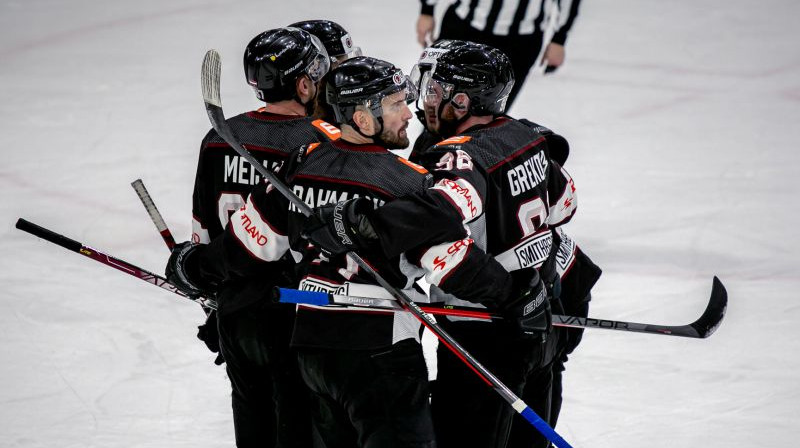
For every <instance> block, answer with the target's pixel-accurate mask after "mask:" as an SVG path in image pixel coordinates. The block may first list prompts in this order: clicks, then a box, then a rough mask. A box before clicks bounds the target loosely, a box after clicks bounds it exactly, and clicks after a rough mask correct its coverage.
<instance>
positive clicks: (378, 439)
mask: <svg viewBox="0 0 800 448" xmlns="http://www.w3.org/2000/svg"><path fill="white" fill-rule="evenodd" d="M298 359H299V361H300V363H299V364H300V371H301V373H302V375H303V378H304V379H305V381H306V384H307V385H308V386H309V387H310V388H311V390H312V391H313V394H312V402H313V404H312V412H313V417H312V427H313V429H312V433H313V437H314V447H315V448H356V447H358V448H435V447H436V442H435V440H434V433H433V426H432V422H431V414H430V404H429V401H428V397H429V388H428V369H427V367H426V365H425V358H424V357H423V355H422V348H421V346H420V344H419V343H417V342H416V341H414V340H412V339H407V340H404V341H400V342H398V343H397V344H394V345H393V346H392V347H390V348H385V349H381V350H375V351H366V350H323V349H302V348H301V349H298Z"/></svg>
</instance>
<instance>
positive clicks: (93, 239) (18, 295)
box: [0, 0, 800, 448]
mask: <svg viewBox="0 0 800 448" xmlns="http://www.w3.org/2000/svg"><path fill="white" fill-rule="evenodd" d="M416 13H417V2H416V1H412V0H407V1H405V2H396V1H392V2H390V1H384V0H380V1H377V0H370V1H367V2H349V1H344V0H329V1H325V2H322V1H314V2H312V1H305V0H297V1H294V2H291V3H288V2H276V1H259V2H256V1H230V0H227V1H224V0H221V1H207V2H192V1H188V0H175V1H171V2H162V1H155V0H140V1H137V2H123V1H99V0H78V1H71V2H58V1H52V0H49V1H45V0H29V1H21V0H9V1H4V2H2V3H0V60H1V61H2V63H0V86H2V97H0V123H2V125H0V126H2V135H3V136H4V139H3V142H2V151H3V157H2V164H1V165H0V191H2V201H0V216H1V219H0V222H2V223H3V227H2V234H0V247H1V248H2V254H3V256H2V257H0V284H2V285H3V288H2V292H0V300H2V302H1V303H2V306H3V313H2V314H0V359H2V362H0V446H3V447H26V448H27V447H31V448H32V447H56V446H57V447H129V446H136V447H197V446H203V447H223V446H232V441H233V428H232V423H231V416H230V414H231V413H230V410H229V409H230V404H229V398H228V394H229V386H228V384H227V379H226V376H225V372H224V370H223V369H222V368H220V367H216V366H214V365H213V364H212V356H211V354H210V353H208V352H207V351H206V349H205V348H204V346H203V345H202V344H201V343H200V342H199V341H197V340H196V339H195V338H194V333H195V326H196V325H197V324H198V323H200V322H201V321H202V313H201V311H200V310H199V308H198V307H197V306H196V305H194V304H192V303H189V302H186V301H182V300H180V299H179V298H177V296H173V295H171V294H169V293H166V292H162V291H160V290H158V289H156V288H153V287H151V286H148V285H145V284H144V283H142V282H140V281H138V280H136V279H134V278H132V277H128V276H124V275H121V274H120V273H118V272H116V271H113V270H111V269H108V268H107V267H104V266H102V265H100V264H98V263H95V262H93V261H91V260H88V259H85V258H82V257H78V256H77V255H75V254H71V253H68V252H67V251H65V250H63V249H61V248H59V247H57V246H54V245H52V244H49V243H47V242H44V241H40V240H37V239H36V238H33V237H32V236H30V235H28V234H25V233H22V232H20V231H17V230H16V229H14V228H13V225H14V222H15V221H16V219H17V218H19V217H24V218H27V219H29V220H31V221H33V222H36V223H38V224H41V225H43V226H45V227H49V228H52V229H53V230H55V231H57V232H60V233H63V234H64V235H66V236H69V237H72V238H75V239H77V240H79V241H82V242H84V243H85V244H88V245H90V246H95V247H97V248H101V249H103V250H105V251H107V252H109V253H111V254H113V255H116V256H118V257H120V258H123V259H126V260H128V261H130V262H133V263H135V264H138V265H140V266H142V267H145V268H149V269H151V270H153V271H161V269H162V268H163V265H164V263H165V260H166V256H167V252H166V249H165V247H164V246H163V243H162V242H161V240H160V238H159V236H158V235H157V234H156V232H155V230H154V228H153V225H152V224H151V222H150V220H149V219H148V217H147V215H146V214H145V212H144V211H143V209H142V206H141V205H140V203H139V201H138V199H137V197H136V195H135V193H134V192H133V190H132V189H131V187H130V185H129V183H130V182H131V181H133V180H134V179H137V178H142V179H143V180H144V182H145V184H146V185H147V187H148V188H149V190H150V192H151V193H152V195H153V197H154V199H155V202H156V204H157V205H158V206H159V207H160V209H161V211H162V212H163V213H164V215H165V217H166V220H167V222H168V224H169V225H170V226H171V227H172V231H173V233H175V235H176V236H177V237H178V238H179V239H182V238H185V237H186V236H188V234H189V227H190V226H189V223H190V216H191V215H190V206H191V204H190V200H191V189H192V183H193V178H194V170H195V166H196V159H197V149H198V146H199V143H200V139H201V138H202V136H203V135H204V133H205V132H206V131H207V129H208V127H209V124H208V120H207V117H206V114H205V111H204V110H203V105H202V99H201V96H200V77H199V74H200V73H199V72H200V64H201V61H202V57H203V54H204V53H205V51H206V50H207V49H209V48H216V49H218V50H219V51H220V53H221V54H222V56H223V73H222V97H223V101H224V105H225V110H226V111H227V113H228V115H232V114H234V113H238V112H241V111H244V110H249V109H252V108H255V107H257V105H258V104H257V102H256V100H255V98H254V96H253V95H252V93H251V91H250V90H249V89H248V87H247V86H246V85H245V83H244V82H243V79H242V74H241V70H242V69H241V59H240V58H241V52H242V49H243V47H244V45H245V44H246V43H247V42H248V41H249V39H250V38H251V37H252V36H254V35H255V34H257V33H258V32H260V31H263V30H265V29H268V28H272V27H276V26H281V25H285V24H288V23H290V22H293V21H296V20H303V19H309V18H330V19H333V20H336V21H338V22H340V23H341V24H343V25H344V26H346V27H347V28H348V29H349V30H350V31H351V33H352V35H353V37H354V39H355V40H356V43H357V44H358V45H360V46H361V47H362V48H363V49H364V51H365V53H367V54H370V55H374V56H378V57H382V58H385V59H388V60H391V61H393V62H395V63H396V64H398V65H400V66H402V67H405V68H410V67H411V64H412V63H413V61H414V60H415V58H416V57H417V56H418V53H419V48H418V47H417V46H416V43H415V36H414V21H415V19H416ZM798 16H800V3H798V2H795V1H790V0H782V1H778V0H772V1H770V0H766V1H761V2H751V1H745V0H730V1H721V0H717V1H713V0H711V1H703V2H697V1H688V0H676V1H670V2H656V1H634V0H617V1H614V2H610V1H606V2H597V1H586V2H584V5H583V9H582V11H581V16H580V17H579V18H578V21H577V23H576V25H575V29H574V32H573V33H572V34H571V35H570V39H569V41H568V45H567V64H566V66H564V67H563V69H561V70H560V71H559V72H558V73H556V75H554V76H549V77H546V78H536V79H531V80H530V81H529V83H528V85H527V87H526V88H525V90H524V91H523V94H522V95H521V96H520V98H519V100H518V103H517V105H516V106H515V108H514V109H513V110H512V114H513V115H515V116H520V117H528V118H530V119H532V120H534V121H537V122H540V123H542V124H546V125H549V126H550V127H552V128H553V129H556V130H558V131H559V132H561V133H562V134H563V135H565V136H566V137H567V138H568V139H569V140H570V142H571V144H572V149H573V150H572V155H571V158H570V161H569V163H568V165H567V167H568V168H569V170H570V172H571V173H572V175H573V176H574V178H575V180H576V184H577V187H578V192H579V195H580V208H579V214H578V216H577V217H576V219H575V220H574V222H573V223H571V224H570V225H569V227H568V231H569V232H570V234H571V235H573V236H574V237H575V238H576V239H577V241H578V242H579V243H580V244H581V246H582V247H583V248H584V249H585V251H586V252H587V253H588V254H590V255H591V256H592V258H593V259H594V260H595V261H596V262H597V263H598V264H599V265H600V266H602V267H603V268H604V271H605V274H604V276H603V278H602V279H601V281H600V283H599V284H598V285H597V287H596V289H595V291H594V296H595V299H594V301H593V302H592V312H591V314H592V315H594V316H597V317H608V318H613V319H624V320H633V321H638V322H653V323H662V324H683V323H687V322H689V321H691V320H693V319H694V318H696V317H697V316H699V314H700V313H701V312H702V310H703V307H704V306H705V301H706V298H707V297H708V294H709V292H710V288H711V277H712V276H713V275H714V274H716V275H719V277H720V278H721V279H722V280H723V281H724V282H725V284H726V285H727V287H728V291H729V294H730V303H729V311H728V316H727V318H726V320H725V322H724V323H723V325H722V327H721V328H720V329H719V330H718V332H717V333H716V334H715V335H714V336H713V337H711V338H710V339H708V340H690V339H681V338H670V337H662V336H649V335H639V334H623V333H615V332H602V331H588V332H587V334H586V336H585V338H584V342H583V344H582V345H581V346H580V348H579V349H578V351H577V352H576V354H575V356H574V358H573V359H572V360H571V361H570V363H569V364H568V370H567V373H566V391H565V404H564V410H563V413H562V417H561V419H560V420H559V425H558V428H557V430H558V431H559V432H560V433H561V434H562V435H563V436H564V437H565V438H566V439H567V440H568V441H570V442H571V443H572V444H573V445H574V446H575V447H592V448H603V447H614V448H627V447H643V446H647V447H659V448H667V447H681V446H693V447H694V446H698V447H699V446H703V447H707V448H722V447H725V448H727V447H751V446H768V447H775V448H777V447H787V448H789V447H794V446H796V445H797V442H796V440H797V439H798V438H799V437H800V429H798V425H797V422H798V412H799V411H800V405H798V403H799V402H800V373H798V372H799V371H800V330H798V327H797V325H796V324H795V322H796V321H797V320H798V318H799V317H800V304H799V303H798V302H797V301H796V298H797V291H798V289H799V288H800V276H798V268H797V263H798V253H800V250H798V249H800V243H799V242H798V241H800V238H798V237H797V236H796V235H795V233H796V229H797V228H798V224H800V219H798V216H799V215H800V214H799V213H798V211H797V209H796V207H797V204H798V200H797V196H798V193H800V188H799V187H798V186H797V178H798V176H800V170H799V169H798V168H800V153H799V152H798V150H797V142H798V141H800V29H799V28H798V26H797V24H796V18H797V17H798ZM793 198H794V199H793ZM792 203H794V204H795V205H791V204H792Z"/></svg>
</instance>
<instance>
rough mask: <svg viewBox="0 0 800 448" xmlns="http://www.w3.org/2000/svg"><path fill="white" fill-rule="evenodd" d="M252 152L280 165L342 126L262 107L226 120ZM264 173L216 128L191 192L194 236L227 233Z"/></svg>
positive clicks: (196, 238)
mask: <svg viewBox="0 0 800 448" xmlns="http://www.w3.org/2000/svg"><path fill="white" fill-rule="evenodd" d="M227 122H228V124H229V125H230V126H231V128H232V129H233V132H234V134H235V135H236V136H237V137H238V138H239V141H240V142H242V144H243V146H244V147H245V148H247V150H248V151H250V154H252V155H253V157H254V158H255V159H256V160H258V161H259V162H261V163H263V164H264V166H265V167H268V168H269V169H272V170H277V169H278V168H280V166H281V165H282V164H283V162H284V161H285V160H286V157H288V155H289V153H291V152H292V151H293V150H295V149H297V148H299V147H300V146H302V145H306V144H308V143H313V142H319V141H326V140H329V139H333V140H335V139H337V138H339V135H340V134H341V133H340V131H339V129H338V128H336V127H335V126H333V125H330V124H328V123H326V122H324V121H322V120H315V119H313V118H309V117H299V116H290V115H278V114H272V113H269V112H265V111H264V110H263V109H260V110H258V111H253V112H247V113H244V114H240V115H237V116H235V117H232V118H230V119H228V120H227ZM259 182H261V176H260V175H259V174H258V172H257V171H256V170H255V169H254V168H253V167H252V166H250V163H249V162H248V161H247V160H245V159H244V158H243V157H241V156H239V154H238V153H237V152H236V151H235V150H234V149H233V148H231V147H230V146H228V144H227V143H225V141H224V140H223V139H222V137H220V136H219V135H218V134H217V133H216V132H215V131H214V130H213V129H212V130H210V131H209V132H208V134H206V136H205V138H203V142H202V144H201V146H200V158H199V160H198V162H197V175H196V177H195V183H194V193H193V196H192V241H194V242H195V243H208V242H209V241H210V240H211V239H212V238H214V237H215V236H217V235H219V234H220V233H222V230H223V229H224V228H225V225H226V224H227V223H228V218H229V217H230V214H231V213H233V212H234V211H236V210H237V209H239V207H241V206H242V205H243V204H244V201H245V199H246V198H247V195H248V194H249V193H250V190H251V189H252V188H253V185H255V184H257V183H259Z"/></svg>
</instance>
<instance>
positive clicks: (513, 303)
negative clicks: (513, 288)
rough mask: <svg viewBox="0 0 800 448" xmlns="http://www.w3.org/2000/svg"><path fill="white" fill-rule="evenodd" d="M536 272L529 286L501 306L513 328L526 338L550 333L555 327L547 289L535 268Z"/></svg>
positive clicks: (504, 315)
mask: <svg viewBox="0 0 800 448" xmlns="http://www.w3.org/2000/svg"><path fill="white" fill-rule="evenodd" d="M534 272H535V274H534V276H533V278H532V279H531V281H530V283H529V287H528V288H526V289H525V290H523V291H522V293H521V294H520V295H519V296H518V297H516V298H514V299H511V300H510V301H508V302H507V303H504V304H502V306H501V308H500V311H501V312H502V314H503V317H504V318H505V319H506V320H507V321H508V322H509V323H510V324H511V327H512V329H513V330H514V331H515V332H516V333H518V334H519V335H520V336H522V337H525V338H534V337H537V336H540V335H543V334H546V333H549V332H550V330H551V329H552V328H553V313H552V311H551V310H550V300H549V297H548V294H547V290H546V288H545V285H544V283H543V282H542V279H541V277H539V273H538V272H536V271H535V270H534Z"/></svg>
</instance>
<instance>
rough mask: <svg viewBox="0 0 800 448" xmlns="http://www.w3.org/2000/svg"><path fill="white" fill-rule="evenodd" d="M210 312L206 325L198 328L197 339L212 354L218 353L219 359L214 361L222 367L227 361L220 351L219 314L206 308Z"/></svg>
mask: <svg viewBox="0 0 800 448" xmlns="http://www.w3.org/2000/svg"><path fill="white" fill-rule="evenodd" d="M204 310H205V311H207V312H208V316H206V323H204V324H203V325H200V326H199V327H197V339H200V340H201V341H203V342H204V343H205V344H206V347H208V349H209V350H211V352H212V353H216V354H217V357H216V358H215V359H214V364H216V365H218V366H219V365H222V363H224V362H225V359H224V358H223V357H222V353H220V351H219V329H218V328H217V312H216V310H210V309H208V308H204Z"/></svg>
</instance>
